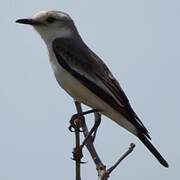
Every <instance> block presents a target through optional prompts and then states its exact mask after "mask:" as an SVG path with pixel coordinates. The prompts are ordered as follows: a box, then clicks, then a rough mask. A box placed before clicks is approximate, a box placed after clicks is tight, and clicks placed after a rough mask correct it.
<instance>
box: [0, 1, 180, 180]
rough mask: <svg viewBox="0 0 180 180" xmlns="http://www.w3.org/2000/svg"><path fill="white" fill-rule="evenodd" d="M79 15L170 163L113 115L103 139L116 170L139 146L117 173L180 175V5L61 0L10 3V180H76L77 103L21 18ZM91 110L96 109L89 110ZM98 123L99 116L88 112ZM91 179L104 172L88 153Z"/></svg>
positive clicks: (4, 149) (3, 145)
mask: <svg viewBox="0 0 180 180" xmlns="http://www.w3.org/2000/svg"><path fill="white" fill-rule="evenodd" d="M52 9H56V10H62V11H65V12H67V13H69V14H70V16H71V17H72V18H73V20H74V22H75V24H76V26H77V28H78V30H79V33H80V34H81V36H82V38H83V40H84V41H85V42H86V44H87V45H88V46H89V47H90V48H91V49H92V50H93V51H94V52H95V53H97V54H98V56H100V57H101V58H102V59H103V61H104V62H105V63H106V64H107V65H108V66H109V68H110V69H111V71H112V72H113V74H114V75H115V77H116V78H117V79H118V81H119V82H120V84H121V86H122V88H123V89H124V91H125V92H126V94H127V96H128V97H129V100H130V102H131V104H132V106H133V108H134V110H135V111H136V113H137V114H138V115H139V117H140V118H141V120H142V122H143V123H144V124H145V126H146V127H147V129H148V130H149V132H150V135H151V137H152V143H153V144H154V145H155V146H156V147H157V149H158V150H159V151H160V152H161V154H162V155H163V156H164V158H165V159H166V160H167V161H168V163H169V166H170V167H169V168H168V169H166V168H164V167H162V166H161V165H160V164H159V163H158V162H157V160H156V159H155V158H154V157H153V156H152V155H151V153H149V151H148V150H147V149H146V148H145V147H144V145H143V144H142V143H141V142H140V141H139V140H138V139H137V138H136V137H135V136H133V135H131V134H130V133H128V132H127V131H126V130H124V129H122V128H121V127H119V126H118V125H116V124H115V123H113V122H112V121H111V120H109V119H107V118H105V117H103V119H102V123H101V126H100V128H99V131H98V134H97V138H96V141H95V146H96V149H97V151H98V153H99V155H100V157H101V159H102V161H103V163H104V164H105V165H106V166H107V167H110V166H111V165H112V164H113V163H114V162H115V161H116V160H117V159H118V158H119V157H120V155H121V154H122V153H123V152H124V151H125V150H126V149H127V148H128V146H129V144H130V143H131V142H133V143H135V144H136V147H135V149H134V152H133V153H132V154H131V155H130V156H129V157H128V158H127V159H125V160H124V161H123V162H122V164H121V165H120V166H119V167H118V168H117V169H116V170H115V171H114V172H113V173H112V175H111V177H110V179H112V180H113V179H126V180H130V179H132V178H133V179H138V180H141V179H142V180H144V179H146V180H152V179H163V180H169V179H179V178H180V175H179V170H180V155H179V149H180V143H179V140H178V136H179V126H180V120H179V101H180V96H179V92H180V80H179V79H180V71H179V69H180V61H179V60H180V53H179V52H180V51H179V47H180V35H179V32H180V24H179V17H180V11H179V9H180V1H178V0H151V1H146V0H126V1H122V0H121V1H104V0H99V1H97V0H91V1H88V0H87V1H84V0H77V1H72V0H71V1H70V0H61V1H60V0H51V1H43V0H39V1H35V0H31V1H23V0H6V1H2V2H1V7H0V22H1V33H0V36H1V37H0V38H1V53H0V59H1V61H0V82H1V86H0V87H1V93H0V114H1V118H0V179H2V180H41V179H42V180H50V179H53V180H59V179H62V178H63V179H74V177H75V174H74V164H75V163H74V162H73V161H72V160H71V157H72V149H73V147H74V134H73V133H70V132H69V131H68V126H69V119H70V117H71V115H72V114H74V113H75V112H76V111H75V106H74V104H73V101H72V98H71V97H69V96H68V95H67V94H66V93H65V92H64V91H63V90H62V89H61V88H60V87H59V86H58V84H57V82H56V80H55V78H54V75H53V73H52V70H51V67H50V65H49V59H48V55H47V50H46V47H45V44H44V42H43V41H42V40H41V38H40V37H39V35H37V33H36V32H35V31H34V30H33V29H32V28H31V27H30V26H25V25H20V24H16V23H15V20H16V19H18V18H26V17H30V16H32V15H33V14H35V13H37V12H39V11H42V10H52ZM85 109H87V108H85ZM87 121H88V122H89V123H88V125H89V127H90V126H91V125H92V123H93V117H92V116H87ZM83 152H84V158H83V160H84V161H88V163H87V164H85V165H82V175H81V177H82V179H86V180H91V179H95V178H97V172H96V170H95V166H94V164H93V162H92V160H91V158H90V156H89V153H88V152H87V150H86V149H84V151H83Z"/></svg>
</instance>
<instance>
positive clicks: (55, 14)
mask: <svg viewBox="0 0 180 180" xmlns="http://www.w3.org/2000/svg"><path fill="white" fill-rule="evenodd" d="M16 22H17V23H22V24H29V25H32V26H33V27H34V29H35V30H36V31H37V32H38V33H39V34H40V36H41V37H42V39H43V40H44V41H45V42H46V43H47V44H48V43H50V42H52V41H53V40H54V39H55V38H58V37H71V36H74V35H78V32H77V30H76V27H75V25H74V23H73V20H72V19H71V17H70V16H69V15H68V14H66V13H64V12H61V11H42V12H39V13H38V14H35V15H34V16H32V18H28V19H18V20H17V21H16Z"/></svg>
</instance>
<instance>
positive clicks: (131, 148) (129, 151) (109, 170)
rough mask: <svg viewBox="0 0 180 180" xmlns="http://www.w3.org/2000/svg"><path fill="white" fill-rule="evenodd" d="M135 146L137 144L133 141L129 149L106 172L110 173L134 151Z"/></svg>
mask: <svg viewBox="0 0 180 180" xmlns="http://www.w3.org/2000/svg"><path fill="white" fill-rule="evenodd" d="M134 147H135V144H133V143H131V144H130V146H129V148H128V150H127V151H126V152H125V153H124V154H123V155H122V156H121V157H120V158H119V159H118V161H117V162H116V163H115V164H114V165H113V166H111V167H110V168H109V169H107V171H106V174H107V175H110V174H111V172H112V171H113V170H114V169H115V168H116V167H117V166H118V165H119V164H120V162H121V161H122V160H123V159H124V158H126V156H128V155H129V154H130V153H131V152H132V151H133V149H134Z"/></svg>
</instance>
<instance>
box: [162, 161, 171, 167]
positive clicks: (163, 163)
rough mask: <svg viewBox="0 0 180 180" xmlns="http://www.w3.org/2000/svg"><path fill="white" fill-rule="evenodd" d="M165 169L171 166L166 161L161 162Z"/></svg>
mask: <svg viewBox="0 0 180 180" xmlns="http://www.w3.org/2000/svg"><path fill="white" fill-rule="evenodd" d="M160 163H161V164H162V165H163V166H164V167H166V168H168V167H169V164H168V163H167V162H166V161H165V160H164V161H161V162H160Z"/></svg>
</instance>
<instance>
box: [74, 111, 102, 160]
mask: <svg viewBox="0 0 180 180" xmlns="http://www.w3.org/2000/svg"><path fill="white" fill-rule="evenodd" d="M95 116H97V117H96V118H95V123H94V125H93V127H92V129H91V130H90V131H89V134H88V135H87V136H86V137H85V139H84V141H83V142H82V144H81V146H80V147H79V148H78V149H76V150H74V152H73V160H76V161H79V162H80V163H83V162H81V158H82V157H83V154H82V149H83V147H84V145H85V144H86V142H87V140H88V138H90V137H91V138H92V141H94V139H95V135H96V132H97V129H98V127H99V125H100V123H101V115H100V113H98V112H95ZM93 133H94V134H93ZM92 134H93V137H92V136H91V135H92Z"/></svg>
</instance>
